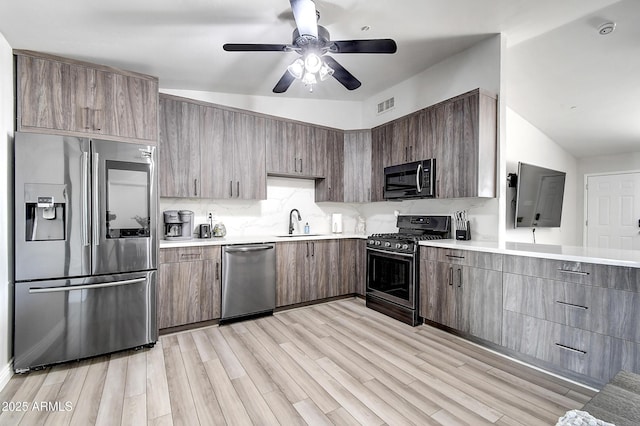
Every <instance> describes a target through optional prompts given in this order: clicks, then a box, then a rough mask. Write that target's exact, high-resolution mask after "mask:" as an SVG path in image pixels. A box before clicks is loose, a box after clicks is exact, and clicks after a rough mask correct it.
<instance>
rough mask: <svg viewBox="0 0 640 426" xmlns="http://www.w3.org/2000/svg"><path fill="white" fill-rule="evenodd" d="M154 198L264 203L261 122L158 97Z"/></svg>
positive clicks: (174, 99) (265, 185)
mask: <svg viewBox="0 0 640 426" xmlns="http://www.w3.org/2000/svg"><path fill="white" fill-rule="evenodd" d="M160 105H161V107H160V164H161V169H160V170H161V171H160V196H163V197H192V198H193V197H199V198H210V199H250V200H254V199H265V198H266V196H267V176H266V171H265V119H264V118H262V117H259V116H255V115H252V114H248V113H243V112H239V111H234V110H230V109H226V108H220V107H217V106H212V105H210V104H205V103H198V102H195V101H191V100H188V99H184V98H178V97H175V96H170V95H161V96H160Z"/></svg>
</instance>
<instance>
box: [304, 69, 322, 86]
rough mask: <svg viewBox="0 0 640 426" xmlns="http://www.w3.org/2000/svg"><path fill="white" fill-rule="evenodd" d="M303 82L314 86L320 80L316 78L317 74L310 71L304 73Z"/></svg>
mask: <svg viewBox="0 0 640 426" xmlns="http://www.w3.org/2000/svg"><path fill="white" fill-rule="evenodd" d="M302 82H303V83H304V85H305V86H312V87H313V85H314V84H316V83H317V82H318V80H316V75H315V74H312V73H310V72H306V73H304V77H302Z"/></svg>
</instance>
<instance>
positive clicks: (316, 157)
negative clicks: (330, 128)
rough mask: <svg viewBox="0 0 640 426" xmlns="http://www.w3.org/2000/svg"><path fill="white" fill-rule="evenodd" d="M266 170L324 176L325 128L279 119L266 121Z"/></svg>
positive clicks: (285, 173)
mask: <svg viewBox="0 0 640 426" xmlns="http://www.w3.org/2000/svg"><path fill="white" fill-rule="evenodd" d="M266 125H267V173H269V174H272V175H276V176H292V177H308V178H321V177H324V176H325V161H326V160H325V157H326V144H325V142H326V137H327V132H326V129H323V128H320V127H316V126H312V125H307V124H303V123H298V122H294V121H286V120H279V119H269V120H268V122H267V124H266Z"/></svg>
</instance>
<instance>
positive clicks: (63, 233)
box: [14, 132, 91, 281]
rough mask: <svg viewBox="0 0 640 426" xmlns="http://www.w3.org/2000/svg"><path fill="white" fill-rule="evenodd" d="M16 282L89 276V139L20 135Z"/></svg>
mask: <svg viewBox="0 0 640 426" xmlns="http://www.w3.org/2000/svg"><path fill="white" fill-rule="evenodd" d="M14 185H15V228H14V231H15V277H16V281H21V280H32V279H47V278H63V277H69V276H82V275H88V274H89V273H90V272H91V260H90V259H91V258H90V256H91V247H90V240H89V227H90V223H89V220H90V215H89V209H90V205H89V140H88V139H82V138H75V137H66V136H55V135H41V134H35V133H20V132H17V133H16V134H15V183H14Z"/></svg>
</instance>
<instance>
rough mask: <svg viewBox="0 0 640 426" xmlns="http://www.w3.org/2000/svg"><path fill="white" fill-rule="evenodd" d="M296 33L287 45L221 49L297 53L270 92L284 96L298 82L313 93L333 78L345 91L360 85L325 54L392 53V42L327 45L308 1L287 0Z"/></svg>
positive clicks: (235, 45)
mask: <svg viewBox="0 0 640 426" xmlns="http://www.w3.org/2000/svg"><path fill="white" fill-rule="evenodd" d="M290 3H291V10H292V11H293V17H294V19H295V21H296V27H297V28H296V29H295V30H294V31H293V41H292V42H291V44H263V43H257V44H243V43H227V44H225V45H224V46H222V48H223V49H224V50H225V51H227V52H297V53H298V54H299V55H300V57H299V58H298V59H296V60H295V61H294V62H293V63H292V64H291V65H289V66H288V67H287V70H286V71H285V73H284V74H283V75H282V77H281V78H280V80H279V81H278V83H277V84H276V85H275V87H274V88H273V92H274V93H284V92H286V91H287V89H288V88H289V86H291V84H292V83H293V82H294V81H295V80H296V79H298V80H301V81H302V82H303V83H304V84H305V86H307V87H309V90H310V91H313V85H314V84H316V83H317V82H318V79H320V80H321V81H322V80H325V79H327V78H329V77H330V76H333V77H334V78H335V79H336V80H338V81H339V82H340V83H341V84H342V85H343V86H344V87H346V88H347V89H348V90H354V89H357V88H358V87H360V86H361V84H362V83H360V81H359V80H358V79H357V78H355V77H354V76H353V74H351V73H350V72H349V71H347V70H346V69H345V68H344V67H343V66H342V65H340V64H339V63H338V61H336V60H335V59H333V58H332V57H331V56H328V55H327V53H395V52H396V50H397V46H396V42H395V41H393V40H392V39H388V38H387V39H370V40H341V41H331V39H330V37H329V31H327V29H326V28H324V27H323V26H321V25H318V19H319V18H320V13H319V12H317V11H316V6H315V3H314V2H313V1H312V0H290Z"/></svg>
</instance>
